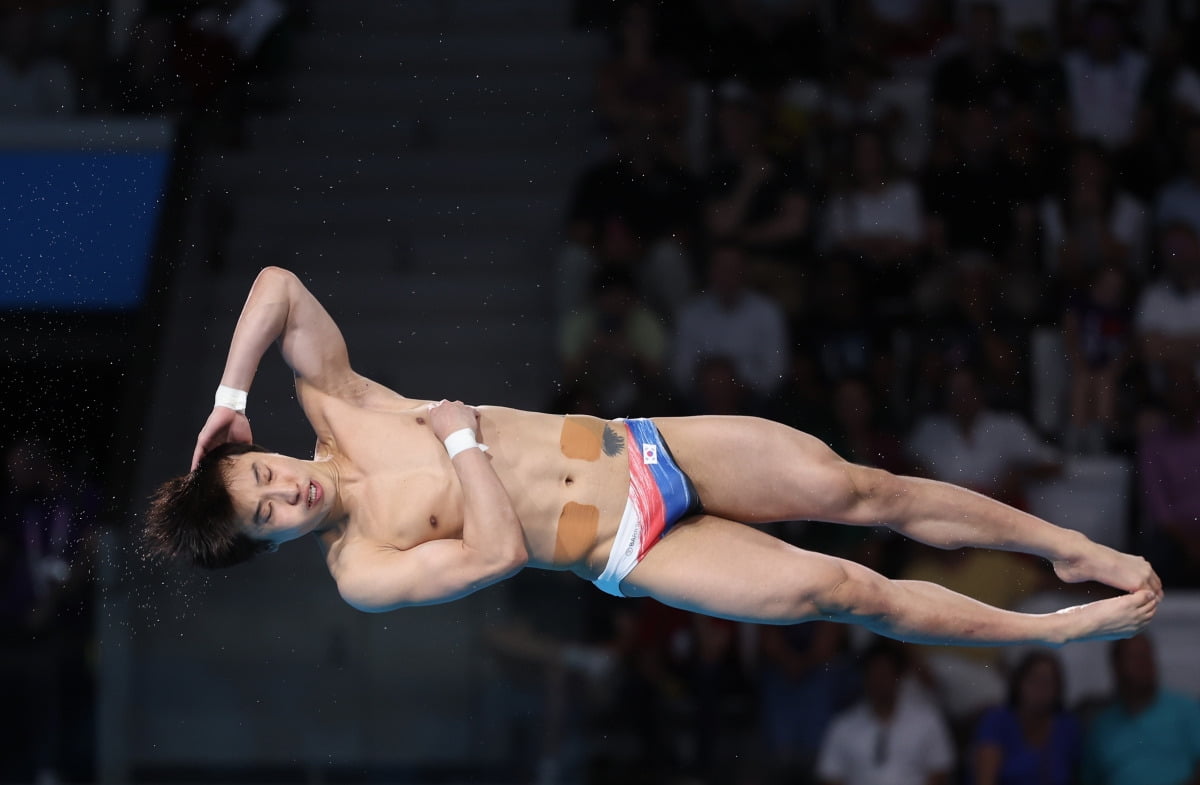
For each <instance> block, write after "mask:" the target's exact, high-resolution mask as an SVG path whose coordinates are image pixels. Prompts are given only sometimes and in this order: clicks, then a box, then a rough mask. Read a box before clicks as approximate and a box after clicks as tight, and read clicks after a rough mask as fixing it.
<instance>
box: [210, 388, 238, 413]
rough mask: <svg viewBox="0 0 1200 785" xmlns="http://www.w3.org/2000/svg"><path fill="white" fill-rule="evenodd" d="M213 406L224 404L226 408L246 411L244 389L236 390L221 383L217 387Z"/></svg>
mask: <svg viewBox="0 0 1200 785" xmlns="http://www.w3.org/2000/svg"><path fill="white" fill-rule="evenodd" d="M213 406H224V407H225V408H226V409H233V410H234V411H235V412H241V413H242V414H245V413H246V391H245V390H238V389H235V388H233V387H226V386H225V385H223V384H222V385H221V386H219V387H217V397H216V400H215V401H214V402H213Z"/></svg>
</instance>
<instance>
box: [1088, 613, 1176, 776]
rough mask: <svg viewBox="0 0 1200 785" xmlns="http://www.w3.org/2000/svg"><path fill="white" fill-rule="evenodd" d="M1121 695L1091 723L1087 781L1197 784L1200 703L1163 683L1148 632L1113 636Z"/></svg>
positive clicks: (1113, 651) (1113, 661)
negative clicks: (1159, 677) (1131, 635)
mask: <svg viewBox="0 0 1200 785" xmlns="http://www.w3.org/2000/svg"><path fill="white" fill-rule="evenodd" d="M1111 651H1112V669H1113V675H1114V677H1115V679H1116V684H1117V689H1116V695H1115V700H1113V702H1112V704H1111V705H1109V706H1108V707H1107V708H1105V709H1104V710H1103V711H1101V712H1100V713H1099V714H1098V715H1097V716H1096V718H1095V719H1094V720H1092V723H1091V725H1090V727H1089V728H1088V733H1087V737H1086V741H1085V743H1084V753H1083V782H1084V785H1093V783H1095V784H1096V785H1191V783H1194V782H1196V781H1197V780H1198V779H1200V704H1197V703H1196V699H1195V698H1194V697H1191V696H1186V695H1181V694H1179V693H1176V692H1173V691H1171V690H1168V689H1164V688H1162V687H1160V686H1159V681H1158V663H1157V661H1156V659H1155V653H1154V645H1153V643H1152V642H1151V640H1150V638H1149V637H1148V636H1147V635H1146V634H1144V633H1143V634H1142V635H1138V636H1137V637H1135V638H1129V639H1127V640H1119V641H1113V643H1112V649H1111Z"/></svg>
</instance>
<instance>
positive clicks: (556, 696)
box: [0, 0, 1200, 785]
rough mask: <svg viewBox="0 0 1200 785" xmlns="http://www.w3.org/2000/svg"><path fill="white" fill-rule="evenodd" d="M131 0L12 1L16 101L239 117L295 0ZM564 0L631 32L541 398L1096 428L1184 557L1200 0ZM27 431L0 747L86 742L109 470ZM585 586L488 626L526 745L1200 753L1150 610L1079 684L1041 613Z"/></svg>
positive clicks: (788, 774) (1000, 577)
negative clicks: (1092, 676)
mask: <svg viewBox="0 0 1200 785" xmlns="http://www.w3.org/2000/svg"><path fill="white" fill-rule="evenodd" d="M108 8H109V7H108V5H107V4H103V3H96V2H91V1H90V0H77V1H76V2H71V0H35V1H34V2H27V3H23V4H19V5H12V4H6V5H5V6H3V8H2V9H0V42H2V45H0V114H3V115H4V116H5V117H6V118H9V119H15V118H42V117H50V116H53V117H57V118H64V117H68V118H69V117H74V116H77V115H98V116H101V115H110V114H112V113H125V114H131V115H167V116H171V117H174V118H176V119H179V120H181V121H183V122H185V123H188V124H190V125H191V126H192V127H194V128H196V129H198V130H200V131H201V132H203V133H205V134H206V139H207V140H208V141H211V142H213V143H216V144H223V145H231V146H236V145H238V144H240V142H241V139H242V135H243V128H242V126H243V120H244V115H245V113H246V112H247V110H248V109H250V108H252V107H253V106H254V105H255V103H256V102H264V101H265V102H268V103H269V102H270V101H271V100H273V99H272V97H271V96H272V92H271V90H270V89H267V90H265V91H256V89H255V85H256V84H262V83H264V82H265V83H267V84H268V85H269V83H270V80H271V79H272V78H273V76H274V75H276V74H278V73H280V70H281V69H282V68H284V67H285V65H286V63H287V62H288V57H289V52H290V48H291V44H292V34H293V32H294V31H295V30H296V29H297V28H301V27H303V26H304V25H305V24H306V19H307V14H308V12H307V6H306V4H305V3H304V2H303V0H188V1H187V2H167V0H150V1H149V2H146V3H144V4H143V5H142V9H141V11H140V12H139V14H140V15H139V17H138V18H137V19H135V20H127V21H128V22H130V23H129V24H125V23H122V24H113V23H112V22H113V20H112V19H111V18H110V17H109V14H110V11H109V10H108ZM576 18H577V22H578V24H579V25H580V26H582V27H587V28H590V29H595V30H599V31H602V32H603V34H605V35H607V36H608V37H609V39H610V40H611V42H612V47H611V54H610V55H609V56H608V57H606V58H605V59H604V61H603V62H602V63H601V64H600V66H599V68H598V70H597V72H596V74H595V90H594V105H593V107H592V113H593V116H594V117H595V120H596V124H597V127H598V129H599V130H600V131H601V132H602V133H603V134H604V135H605V136H606V138H607V139H608V142H609V145H608V147H609V149H608V151H607V153H606V155H605V156H604V157H602V158H598V159H597V160H594V161H592V162H590V163H589V165H588V166H587V167H586V168H585V169H584V170H583V171H581V172H580V173H579V175H578V178H577V180H576V183H575V187H574V190H573V195H572V197H571V199H570V202H569V204H568V205H566V208H567V209H566V211H567V216H568V220H567V225H566V227H565V237H564V242H563V243H562V244H561V248H560V249H559V251H558V254H557V258H556V259H555V260H554V265H553V269H552V270H548V272H547V279H548V280H549V281H552V282H553V287H554V289H555V299H554V303H555V308H556V313H555V319H556V330H557V339H558V340H557V346H558V351H559V355H560V361H561V378H560V389H561V394H560V395H559V396H558V397H557V398H556V400H554V401H552V402H551V403H550V407H551V408H552V409H554V410H558V411H563V412H567V411H570V412H576V413H591V414H595V415H598V416H602V417H616V416H625V415H638V416H664V415H672V414H695V413H708V414H752V415H761V416H766V417H769V418H772V419H775V420H778V421H780V422H784V423H787V424H789V425H792V426H794V427H797V428H800V429H802V430H805V431H807V432H810V433H812V434H814V435H816V436H818V437H819V438H821V439H823V440H824V441H826V442H827V443H829V444H830V445H831V446H832V447H833V448H834V449H835V450H837V451H838V452H839V453H840V454H841V455H843V456H845V457H846V458H848V459H850V460H854V461H858V462H862V463H869V464H873V465H877V466H881V467H883V468H886V469H889V470H892V471H895V472H899V473H906V474H919V475H924V476H930V477H935V478H939V479H945V480H949V481H952V482H955V483H957V484H960V485H965V486H968V487H971V488H974V489H976V490H979V491H981V492H984V493H987V494H989V495H991V496H995V497H997V498H1000V499H1002V500H1004V501H1006V502H1008V503H1010V504H1014V505H1016V506H1020V507H1024V506H1026V505H1027V499H1028V493H1029V487H1030V483H1031V482H1036V481H1044V480H1049V479H1053V478H1055V477H1059V476H1061V475H1062V474H1063V473H1064V472H1065V471H1067V470H1068V469H1069V467H1070V466H1071V465H1073V464H1075V463H1078V462H1081V461H1114V462H1118V463H1123V464H1124V465H1127V466H1129V467H1132V469H1133V470H1134V474H1135V477H1136V482H1135V491H1134V494H1133V497H1132V498H1131V499H1129V505H1128V506H1129V514H1128V527H1127V532H1126V534H1127V535H1128V538H1127V542H1121V543H1119V544H1120V545H1123V546H1126V547H1128V548H1129V549H1131V550H1135V551H1140V552H1142V553H1145V554H1147V555H1149V556H1150V558H1151V559H1152V561H1153V562H1154V564H1155V566H1156V567H1157V568H1158V570H1159V572H1160V574H1161V575H1162V576H1163V578H1164V580H1165V582H1166V584H1167V586H1168V587H1169V588H1174V587H1196V586H1197V585H1200V523H1198V521H1200V483H1198V482H1195V481H1193V471H1195V469H1194V467H1197V466H1200V427H1198V426H1200V422H1198V417H1200V382H1198V377H1197V371H1198V370H1200V46H1198V45H1197V44H1200V4H1196V3H1190V2H1184V1H1183V0H1162V1H1161V2H1155V1H1153V0H1140V1H1139V0H1124V2H1103V1H1102V2H1095V1H1093V0H1057V2H1039V1H1038V0H996V1H995V2H976V1H975V0H846V2H840V1H838V0H657V1H656V2H649V0H621V1H620V2H610V0H576ZM114 31H124V33H122V34H121V35H116V34H115V33H114ZM4 459H5V463H4V466H3V469H4V477H3V480H4V482H3V486H0V587H2V588H0V658H2V661H0V678H2V679H3V683H2V684H0V694H4V695H5V696H6V700H7V701H9V702H8V703H6V711H5V719H4V728H3V732H0V781H22V782H25V781H31V780H37V781H40V782H43V783H53V782H55V781H58V780H61V779H68V780H77V779H87V778H88V777H90V776H91V775H92V774H93V772H92V770H91V768H90V766H91V763H90V761H91V760H92V759H93V754H94V750H91V749H90V748H89V745H90V744H91V743H92V739H94V737H95V728H94V726H93V723H94V720H93V718H92V714H91V711H92V709H91V697H90V692H91V689H92V685H91V679H92V677H93V672H94V671H93V665H94V657H95V652H94V642H93V638H92V633H91V614H92V613H93V609H92V592H93V587H92V580H93V577H94V576H93V575H92V571H91V568H89V566H88V565H94V564H95V561H94V558H92V556H93V555H94V551H95V548H96V535H97V532H96V528H97V527H96V522H97V519H98V514H97V506H98V505H97V501H96V499H95V495H96V494H95V493H94V491H92V490H90V489H89V487H88V485H87V483H85V482H84V481H83V480H81V479H80V478H79V476H78V473H77V472H74V471H73V470H72V468H71V465H70V461H69V460H67V459H66V458H65V457H64V456H62V455H59V454H57V453H56V451H55V449H54V448H53V447H52V446H51V445H49V444H46V443H44V442H41V441H39V440H37V439H33V438H30V439H21V440H16V441H11V440H9V441H7V442H6V447H5V452H4ZM1189 489H1191V490H1189ZM771 531H772V533H775V534H779V535H781V536H783V537H784V538H786V539H788V540H789V541H791V542H794V543H796V544H798V545H800V546H802V547H807V548H812V549H815V550H820V551H822V552H825V553H831V554H835V555H840V556H845V557H848V558H852V559H854V560H856V561H859V562H862V563H865V564H867V565H869V566H871V567H873V568H875V569H877V570H879V571H880V572H883V573H884V574H886V575H889V576H891V577H897V578H906V579H919V580H931V581H935V582H937V583H940V584H942V585H945V586H948V587H950V588H952V589H955V590H957V591H960V592H963V593H966V594H969V595H971V596H974V597H976V598H978V599H981V600H984V601H986V602H989V603H992V604H995V605H999V606H1002V607H1009V608H1015V607H1020V606H1021V605H1022V603H1023V602H1025V601H1027V600H1029V599H1031V598H1033V597H1034V596H1036V595H1037V594H1038V593H1039V592H1040V591H1042V590H1044V589H1048V588H1050V587H1053V586H1056V582H1055V580H1054V576H1053V574H1052V573H1050V572H1049V571H1048V569H1047V568H1046V567H1045V566H1044V565H1042V564H1040V563H1038V562H1037V561H1036V560H1030V559H1027V558H1025V557H1023V556H1019V555H1014V554H1009V553H1003V552H983V551H977V552H944V551H937V550H933V549H930V548H925V547H923V546H915V547H914V546H911V545H910V544H909V543H906V542H903V541H901V540H899V539H898V538H895V537H892V536H890V535H889V534H888V533H886V532H875V531H868V530H864V529H851V528H849V527H837V526H830V525H827V524H818V523H810V522H794V523H787V524H779V525H776V526H774V527H773V528H772V529H771ZM550 580H553V578H551V579H550ZM514 583H515V584H516V588H515V589H514V591H518V592H519V591H522V590H523V589H522V588H521V582H520V581H515V582H514ZM531 585H533V586H536V585H537V584H531ZM574 596H575V592H571V599H572V602H573V603H575V604H574V605H573V607H575V605H578V604H579V603H578V602H576V601H575V600H574ZM583 596H584V599H583V600H582V601H581V602H582V604H583V605H585V606H587V613H586V614H585V620H584V622H583V623H582V625H581V626H582V627H584V628H585V629H583V630H581V631H580V632H579V634H578V635H575V636H573V637H571V638H566V637H564V636H563V634H562V630H561V628H560V629H558V630H553V631H549V632H547V631H539V630H537V629H536V625H533V624H530V625H524V624H519V623H514V624H511V625H508V626H506V627H504V628H501V629H497V630H492V631H490V632H489V633H488V635H489V638H488V640H489V643H490V645H491V647H492V649H493V650H494V651H495V652H496V654H497V661H499V662H501V663H502V664H503V666H504V667H506V668H508V669H509V670H508V671H507V675H508V677H509V679H508V683H509V684H510V685H517V684H525V685H527V686H528V689H529V691H530V693H531V694H532V695H534V696H535V698H534V701H533V703H534V704H535V705H536V706H537V709H536V711H534V712H533V714H534V715H536V716H537V717H538V718H539V719H540V725H539V727H538V729H537V731H536V732H530V733H529V734H528V735H527V737H526V738H525V739H524V744H523V746H521V747H520V748H519V751H520V753H521V754H522V755H523V756H524V757H525V759H527V760H528V761H529V771H526V772H521V775H522V776H525V777H526V778H527V779H530V780H536V781H539V782H543V783H550V782H566V781H587V782H594V783H610V782H612V783H616V782H620V783H628V784H630V785H638V784H639V783H654V784H655V785H661V784H663V783H667V784H669V783H674V782H697V783H735V784H739V783H740V784H741V785H776V784H777V783H778V784H779V785H783V783H796V784H798V785H804V784H805V783H823V784H826V785H832V784H833V783H838V784H840V785H860V784H862V785H867V784H873V783H888V784H889V785H904V784H905V783H914V784H916V783H922V784H924V785H933V784H937V783H954V782H971V783H977V784H978V785H996V784H999V783H1004V784H1006V785H1008V784H1016V783H1021V784H1025V783H1052V784H1053V785H1071V784H1072V783H1080V784H1082V785H1093V784H1095V785H1126V784H1128V785H1159V784H1161V785H1184V784H1185V783H1192V784H1193V785H1200V708H1198V706H1197V703H1196V700H1195V696H1185V695H1181V694H1178V693H1176V692H1175V691H1173V690H1172V689H1170V687H1169V686H1164V685H1161V684H1160V680H1159V677H1158V669H1157V665H1156V662H1157V659H1156V650H1155V645H1156V643H1155V641H1154V640H1152V639H1151V638H1149V637H1141V638H1137V639H1134V640H1131V641H1126V642H1120V643H1117V644H1114V645H1112V647H1111V649H1110V652H1109V656H1110V667H1111V671H1112V676H1113V683H1114V685H1115V692H1114V693H1113V695H1111V696H1109V697H1110V698H1111V701H1103V702H1100V701H1097V702H1089V703H1086V704H1084V705H1078V704H1074V705H1072V704H1070V703H1069V702H1068V701H1067V700H1066V697H1065V694H1066V693H1065V687H1064V684H1065V682H1066V681H1067V680H1069V678H1070V674H1069V673H1066V672H1064V666H1063V664H1062V662H1061V661H1060V660H1059V659H1058V657H1057V656H1056V655H1055V654H1054V653H1052V652H1047V651H1044V650H1030V651H1024V650H1022V651H1017V650H996V649H970V650H956V649H932V648H928V649H927V648H921V647H902V646H896V645H892V644H890V643H886V642H882V641H879V640H876V639H873V638H872V637H871V636H869V635H866V634H865V633H862V632H861V631H860V630H856V629H850V628H847V627H843V626H840V625H836V624H831V623H812V624H805V625H799V626H795V627H786V628H770V627H755V626H751V625H743V624H735V623H730V622H725V621H720V620H715V619H711V618H706V617H701V616H696V615H692V614H688V613H684V612H682V611H676V610H673V609H670V608H666V607H664V606H661V605H658V604H656V603H653V602H649V601H642V600H621V601H615V600H611V599H610V598H608V597H607V596H604V595H602V594H600V593H599V592H595V591H590V590H586V587H585V591H584V593H583ZM1067 597H1068V595H1065V594H1064V595H1061V596H1060V599H1064V600H1066V598H1067ZM1062 604H1066V602H1065V601H1064V602H1063V603H1062ZM531 665H532V666H533V667H530V666H531ZM514 711H515V710H514Z"/></svg>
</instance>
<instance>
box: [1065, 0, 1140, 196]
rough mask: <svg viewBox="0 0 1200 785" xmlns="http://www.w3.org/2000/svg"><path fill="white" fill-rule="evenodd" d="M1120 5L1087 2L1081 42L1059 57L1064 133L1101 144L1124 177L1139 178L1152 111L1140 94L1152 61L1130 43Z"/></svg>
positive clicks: (1095, 1)
mask: <svg viewBox="0 0 1200 785" xmlns="http://www.w3.org/2000/svg"><path fill="white" fill-rule="evenodd" d="M1125 25H1126V20H1125V16H1124V13H1123V11H1122V9H1121V6H1120V5H1119V4H1118V3H1116V2H1109V1H1108V0H1093V2H1091V3H1089V5H1088V7H1087V10H1086V12H1085V15H1084V20H1083V30H1082V33H1083V41H1082V46H1081V47H1080V48H1078V49H1075V50H1072V51H1070V52H1067V53H1066V54H1065V55H1064V56H1063V70H1064V72H1065V75H1066V88H1067V115H1066V125H1067V133H1068V136H1069V137H1070V138H1072V139H1084V140H1092V141H1095V142H1097V143H1099V144H1100V145H1102V146H1103V147H1104V148H1105V149H1106V150H1108V151H1109V152H1110V153H1112V154H1113V155H1114V156H1115V157H1116V160H1117V161H1119V162H1120V165H1119V170H1120V171H1121V174H1122V175H1123V176H1129V177H1137V176H1139V175H1140V174H1141V173H1140V172H1138V171H1137V164H1136V163H1135V156H1136V154H1137V151H1138V150H1139V149H1140V148H1141V146H1142V145H1143V144H1144V143H1145V142H1146V141H1147V140H1148V139H1149V138H1150V136H1149V135H1150V125H1151V120H1152V117H1151V113H1150V111H1149V109H1148V108H1147V107H1146V106H1145V104H1144V101H1143V98H1144V94H1145V88H1146V79H1147V76H1148V74H1149V71H1150V63H1149V61H1148V60H1147V59H1146V57H1145V56H1144V55H1143V54H1142V53H1141V52H1139V51H1137V50H1135V49H1133V48H1131V47H1130V46H1129V44H1128V40H1127V38H1128V35H1127V30H1126V27H1125Z"/></svg>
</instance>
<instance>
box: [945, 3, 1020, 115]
mask: <svg viewBox="0 0 1200 785" xmlns="http://www.w3.org/2000/svg"><path fill="white" fill-rule="evenodd" d="M960 14H961V17H962V29H961V33H960V35H961V43H962V46H961V48H959V49H957V50H956V51H954V52H953V53H952V54H950V55H948V56H946V57H943V58H941V60H940V62H939V63H938V64H937V67H936V68H935V69H934V71H933V80H932V92H933V101H934V105H935V106H936V107H937V111H938V114H939V115H940V119H939V123H938V125H939V126H940V127H942V128H948V127H949V128H953V127H954V126H955V125H956V124H957V123H956V120H957V118H958V117H960V116H961V115H962V114H963V112H965V111H966V110H967V109H969V108H972V107H978V108H980V109H983V110H985V111H987V112H988V113H996V114H1003V113H1005V112H1007V111H1009V110H1011V109H1012V108H1013V107H1014V106H1015V105H1016V104H1020V103H1025V102H1027V101H1028V100H1029V97H1030V96H1029V89H1030V79H1029V72H1028V69H1027V68H1026V66H1025V63H1024V61H1022V60H1021V58H1019V57H1017V56H1016V55H1015V54H1013V53H1012V52H1010V51H1008V50H1007V49H1005V48H1004V46H1003V44H1002V42H1001V38H1000V33H1001V30H1002V28H1003V25H1002V22H1001V19H1000V8H999V6H998V5H997V4H996V3H994V2H979V1H978V0H976V1H975V2H970V3H969V5H968V6H967V8H966V10H965V12H962V11H961V10H960Z"/></svg>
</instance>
